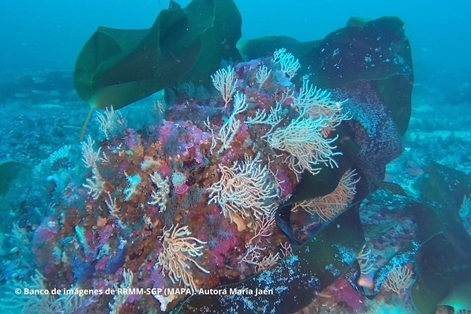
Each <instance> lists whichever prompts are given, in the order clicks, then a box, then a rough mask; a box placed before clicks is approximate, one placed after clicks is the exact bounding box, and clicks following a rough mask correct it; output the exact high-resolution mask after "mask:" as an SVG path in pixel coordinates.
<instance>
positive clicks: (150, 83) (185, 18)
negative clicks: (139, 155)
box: [74, 0, 241, 128]
mask: <svg viewBox="0 0 471 314" xmlns="http://www.w3.org/2000/svg"><path fill="white" fill-rule="evenodd" d="M240 26H241V19H240V14H239V12H238V10H237V7H236V6H235V5H234V3H233V1H232V0H213V1H205V0H194V1H192V2H191V3H190V4H189V5H188V6H187V7H185V8H184V9H183V8H181V7H180V5H178V4H177V3H176V2H173V1H172V2H171V4H170V8H169V9H167V10H162V11H161V12H160V14H159V16H158V17H157V19H156V21H155V22H154V24H153V25H152V27H151V28H150V29H148V30H120V29H110V28H106V27H100V28H99V29H98V30H97V31H96V32H95V33H94V34H93V35H92V36H91V38H90V39H89V40H88V41H87V43H86V44H85V46H84V47H83V49H82V51H81V52H80V54H79V56H78V58H77V62H76V66H75V73H74V83H75V88H76V90H77V94H78V95H79V96H80V97H81V98H82V99H83V100H84V101H86V102H87V103H89V105H90V109H91V110H93V109H95V108H99V109H105V108H106V107H108V106H113V108H114V109H119V108H122V107H125V106H127V105H129V104H131V103H133V102H135V101H137V100H140V99H142V98H145V97H147V96H149V95H151V94H153V93H155V92H157V91H159V90H162V89H164V88H166V87H170V86H173V85H175V84H177V83H178V82H180V81H182V80H184V79H186V78H185V76H186V75H187V74H189V73H190V74H191V75H189V76H188V77H187V78H188V79H190V78H191V79H192V80H193V81H195V82H198V81H203V80H207V78H206V77H207V76H208V73H207V71H208V70H207V69H211V71H213V69H215V68H217V66H218V65H219V63H220V61H221V59H222V58H225V57H227V56H235V55H237V54H236V53H235V51H237V50H236V49H235V43H236V42H237V40H238V39H239V38H240ZM222 38H229V39H230V40H228V41H226V42H224V43H223V42H222V40H221V39H222ZM218 47H219V49H215V48H218ZM221 47H222V48H221ZM208 50H210V52H212V53H207V52H208ZM195 65H197V66H196V67H195ZM194 67H195V68H194ZM190 71H191V72H190ZM84 128H85V126H84Z"/></svg>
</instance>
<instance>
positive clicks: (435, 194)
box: [0, 0, 471, 313]
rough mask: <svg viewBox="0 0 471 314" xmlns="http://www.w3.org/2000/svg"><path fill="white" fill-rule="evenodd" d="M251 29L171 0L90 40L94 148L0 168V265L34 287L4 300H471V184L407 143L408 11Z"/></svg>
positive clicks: (296, 303) (89, 141)
mask: <svg viewBox="0 0 471 314" xmlns="http://www.w3.org/2000/svg"><path fill="white" fill-rule="evenodd" d="M240 24H241V17H240V14H239V13H238V10H237V7H236V6H235V4H234V3H233V2H232V1H230V0H214V1H202V0H194V1H192V2H191V3H190V5H188V6H187V7H185V8H182V7H180V6H179V5H178V4H177V3H176V2H173V1H171V3H170V6H169V9H168V10H163V11H162V12H161V13H160V14H159V16H158V17H157V19H156V22H155V23H154V25H153V26H152V28H150V29H149V30H139V31H132V30H115V29H108V28H104V27H103V28H100V29H99V30H97V32H96V33H95V34H93V35H92V37H91V38H90V40H89V41H88V42H87V43H86V44H85V46H84V48H83V50H82V51H81V52H80V54H79V57H78V60H77V65H76V69H75V73H74V76H73V78H74V83H75V88H76V90H77V94H78V96H80V97H81V99H83V100H84V101H85V102H87V103H88V104H89V105H90V110H89V113H88V117H87V118H86V122H85V124H84V126H83V128H82V136H81V137H82V141H81V142H80V144H77V143H76V144H72V143H70V144H69V143H67V144H65V145H64V146H62V147H61V148H59V149H56V150H55V151H54V152H52V153H51V154H50V155H49V156H48V157H47V158H38V162H37V163H36V164H34V165H26V164H25V163H22V162H16V161H8V162H4V163H2V164H1V165H0V167H1V173H2V177H1V179H2V181H1V182H0V184H1V185H0V188H1V190H0V193H1V195H2V202H3V204H4V205H3V206H4V208H5V209H7V210H9V211H10V213H11V214H10V218H8V219H6V220H5V222H3V224H5V225H8V227H9V228H10V230H11V232H10V234H6V233H4V234H2V239H1V240H2V241H1V242H2V252H1V253H2V255H3V256H5V259H4V261H2V262H1V263H2V272H1V274H2V276H1V279H0V280H1V281H2V283H3V284H5V286H10V287H13V288H16V289H20V293H15V292H14V291H12V292H8V293H6V295H5V297H2V304H1V305H0V308H1V309H2V310H3V309H5V311H17V312H24V313H37V312H41V313H59V312H60V313H160V312H172V313H254V312H255V313H324V312H325V311H327V310H330V311H332V312H335V313H384V312H385V311H389V312H391V313H393V312H394V311H396V310H397V311H399V312H402V313H404V312H411V313H413V312H414V311H416V312H419V313H433V312H434V311H435V309H436V307H437V306H439V307H440V306H442V307H446V306H454V307H455V308H456V309H463V310H464V309H470V304H469V298H467V295H466V291H468V290H467V289H468V288H469V285H470V282H471V267H470V262H471V255H470V254H471V239H470V234H471V227H470V225H471V209H470V204H471V203H470V202H471V201H470V200H469V195H470V194H471V180H470V177H469V174H466V173H463V172H461V171H458V170H455V169H451V168H448V167H445V166H443V165H440V164H439V163H436V162H434V161H430V162H429V163H428V165H427V166H423V165H417V164H415V163H412V162H411V161H410V160H408V158H409V157H410V155H408V154H409V153H408V152H407V147H406V152H405V153H404V147H403V142H402V137H403V135H404V134H405V133H406V131H407V128H408V126H409V120H410V116H411V93H412V86H413V67H412V60H411V55H410V49H411V48H410V43H409V41H408V39H407V37H406V36H405V33H404V29H403V23H402V21H401V20H400V19H398V18H396V17H383V18H379V19H377V20H371V21H370V20H362V19H357V18H352V19H351V20H350V21H348V23H347V26H345V27H344V28H341V29H339V30H336V31H334V32H332V33H331V34H329V35H327V36H326V37H325V38H324V39H322V40H318V41H313V42H298V41H296V40H294V39H291V38H287V37H267V38H260V39H255V40H251V41H248V42H245V43H239V44H237V42H238V40H239V38H240ZM156 92H159V94H158V95H157V96H156V95H154V96H152V100H150V99H149V98H146V97H148V96H150V95H153V94H154V93H156ZM141 99H144V100H142V101H143V102H144V103H145V104H146V106H147V108H146V110H147V111H148V113H149V116H151V119H150V120H149V121H146V122H145V123H141V124H140V125H139V126H137V127H134V126H133V124H132V123H130V122H129V121H128V120H130V117H127V116H126V114H124V113H123V112H124V111H122V110H121V109H122V108H124V107H126V106H128V105H130V104H132V103H134V102H136V101H139V100H141ZM129 107H132V105H130V106H129ZM129 107H128V108H129ZM99 109H101V111H98V110H99ZM140 110H141V109H140ZM90 125H95V126H96V128H95V129H93V127H92V126H90ZM90 128H92V130H90ZM97 130H98V132H95V131H97ZM78 133H79V132H78V130H77V138H78V137H79V135H78ZM401 154H402V155H401ZM396 158H398V160H401V158H402V159H404V164H406V165H407V166H406V167H405V169H403V168H401V169H395V168H392V167H391V166H388V164H390V163H391V161H393V160H394V159H396ZM410 159H412V158H410ZM411 177H413V178H414V179H412V178H411ZM404 178H405V179H404ZM417 178H419V179H417ZM406 179H409V180H406ZM18 191H21V195H20V196H19V195H18ZM41 291H42V292H44V291H47V293H40V292H41ZM53 291H54V292H53Z"/></svg>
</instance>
